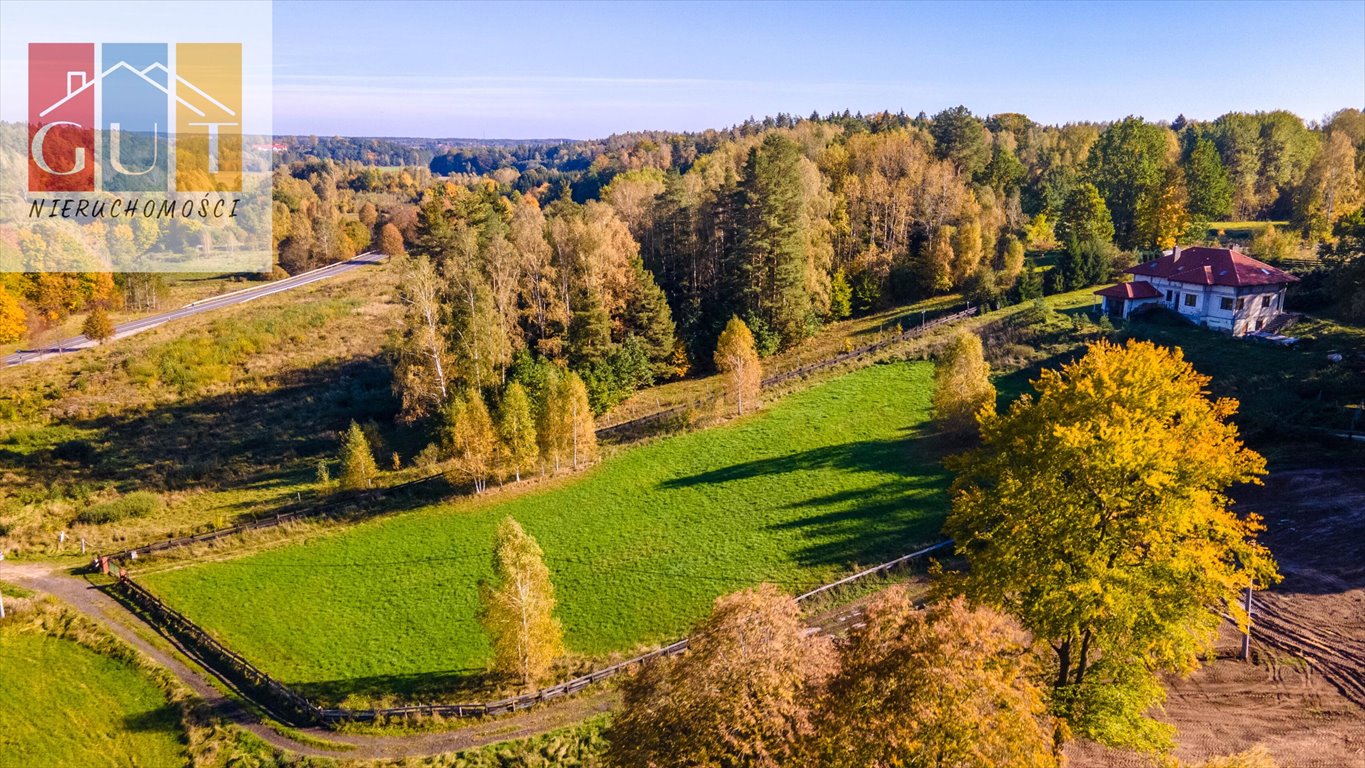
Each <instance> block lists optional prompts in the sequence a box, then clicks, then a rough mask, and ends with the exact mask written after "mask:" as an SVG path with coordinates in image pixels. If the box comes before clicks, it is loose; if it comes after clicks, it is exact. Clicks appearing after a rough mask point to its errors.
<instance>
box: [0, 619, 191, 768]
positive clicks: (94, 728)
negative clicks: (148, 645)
mask: <svg viewBox="0 0 1365 768" xmlns="http://www.w3.org/2000/svg"><path fill="white" fill-rule="evenodd" d="M0 723H3V724H4V727H3V728H0V765H5V766H11V765H12V766H25V767H26V768H47V767H48V766H51V767H52V768H67V766H111V767H113V766H119V767H122V766H136V765H145V766H169V765H184V764H185V763H186V759H187V758H186V756H185V748H184V733H183V731H182V730H181V728H180V719H179V716H178V714H177V713H176V711H175V709H173V708H172V707H171V705H170V704H169V703H168V702H167V701H166V697H165V696H164V695H162V693H161V692H160V691H159V690H157V688H156V687H155V686H154V685H152V683H151V682H150V681H148V680H147V679H145V678H144V677H143V676H142V675H141V674H140V673H139V672H138V671H137V670H135V669H133V668H132V667H129V666H128V665H127V664H124V663H123V662H120V661H117V660H115V659H111V658H109V657H107V656H101V655H99V654H97V653H95V652H94V651H91V650H89V649H86V648H84V647H82V646H80V645H77V644H76V643H74V642H72V641H70V640H60V639H57V638H54V637H48V636H46V635H38V634H18V633H0Z"/></svg>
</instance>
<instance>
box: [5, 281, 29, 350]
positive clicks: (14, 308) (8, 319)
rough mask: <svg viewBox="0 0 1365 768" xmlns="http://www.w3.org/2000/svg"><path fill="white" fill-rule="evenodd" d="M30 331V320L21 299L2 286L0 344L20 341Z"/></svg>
mask: <svg viewBox="0 0 1365 768" xmlns="http://www.w3.org/2000/svg"><path fill="white" fill-rule="evenodd" d="M27 333H28V320H27V318H26V317H25V316H24V308H23V307H21V306H19V300H18V299H16V298H14V295H13V294H11V293H10V292H9V291H7V290H5V288H4V287H3V286H0V344H9V343H12V342H15V341H19V340H20V339H22V338H24V336H25V334H27Z"/></svg>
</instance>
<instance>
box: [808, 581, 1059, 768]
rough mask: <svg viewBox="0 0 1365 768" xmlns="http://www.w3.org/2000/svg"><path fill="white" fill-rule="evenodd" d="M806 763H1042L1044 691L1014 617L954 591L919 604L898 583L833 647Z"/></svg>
mask: <svg viewBox="0 0 1365 768" xmlns="http://www.w3.org/2000/svg"><path fill="white" fill-rule="evenodd" d="M839 657H840V662H841V663H840V665H839V671H838V673H836V674H835V676H834V678H833V679H832V680H831V681H830V683H829V688H828V690H827V692H826V694H825V695H824V696H823V697H822V699H821V701H822V702H823V706H821V707H820V709H819V713H818V715H817V717H816V727H815V733H814V736H813V737H812V738H809V739H808V740H807V744H808V747H807V757H808V761H807V763H806V764H809V765H849V766H854V765H856V766H866V767H867V768H892V767H893V766H945V765H951V766H956V767H957V768H996V766H1005V765H1008V766H1019V767H1022V768H1030V767H1033V768H1051V767H1052V766H1056V765H1057V764H1058V761H1057V758H1056V757H1055V756H1054V755H1053V753H1052V746H1053V738H1052V735H1053V733H1052V727H1051V722H1050V718H1049V717H1048V714H1047V700H1046V695H1045V689H1044V688H1043V687H1041V686H1039V685H1038V684H1037V682H1035V680H1034V674H1035V672H1036V670H1035V669H1034V666H1035V663H1036V662H1035V661H1034V657H1033V656H1032V655H1031V654H1030V653H1029V650H1028V639H1027V636H1026V635H1025V634H1024V633H1023V632H1022V631H1021V630H1020V628H1019V626H1018V625H1017V624H1015V623H1014V621H1013V620H1011V619H1009V618H1007V617H1005V616H1004V615H1002V614H1000V613H997V612H995V611H993V610H990V609H988V608H973V607H970V606H969V605H968V604H967V602H966V601H965V600H963V599H962V598H960V597H958V598H955V599H951V600H945V601H942V602H938V603H935V604H932V605H931V606H930V607H929V608H928V609H927V610H918V609H916V607H915V604H914V602H913V601H912V600H911V598H910V595H909V594H908V593H907V591H906V590H905V588H904V587H902V586H899V585H897V586H893V587H891V588H889V589H887V590H885V591H884V592H882V593H881V594H879V595H878V596H877V597H875V598H874V599H873V600H872V601H871V602H870V603H869V604H868V606H867V614H866V618H865V619H864V620H863V623H862V624H861V625H859V626H858V627H856V628H855V629H853V630H852V631H851V632H850V633H849V637H848V641H847V643H846V644H845V645H843V646H842V647H841V648H840V653H839Z"/></svg>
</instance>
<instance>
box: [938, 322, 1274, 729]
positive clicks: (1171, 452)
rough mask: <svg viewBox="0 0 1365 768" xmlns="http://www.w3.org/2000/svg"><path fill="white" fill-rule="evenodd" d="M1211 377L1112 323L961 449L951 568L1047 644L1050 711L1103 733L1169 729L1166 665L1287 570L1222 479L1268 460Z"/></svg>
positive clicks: (1204, 640)
mask: <svg viewBox="0 0 1365 768" xmlns="http://www.w3.org/2000/svg"><path fill="white" fill-rule="evenodd" d="M1208 383H1209V378H1208V377H1207V376H1203V375H1201V374H1199V373H1197V372H1196V371H1195V370H1194V368H1193V367H1192V366H1191V365H1190V364H1189V363H1188V362H1186V361H1185V360H1184V358H1183V356H1182V354H1181V352H1180V350H1178V349H1176V350H1170V349H1166V348H1163V347H1158V346H1156V345H1153V344H1151V343H1148V342H1141V341H1130V342H1128V344H1126V345H1124V346H1117V345H1114V344H1110V343H1108V342H1103V341H1101V342H1098V343H1096V344H1092V345H1091V346H1090V347H1089V351H1088V352H1087V354H1086V355H1085V357H1083V358H1082V359H1080V360H1078V361H1076V362H1074V363H1071V364H1068V365H1066V366H1063V367H1062V369H1061V370H1044V371H1043V372H1042V374H1041V376H1040V377H1039V378H1038V379H1037V380H1036V381H1034V382H1033V386H1034V389H1035V390H1036V391H1037V396H1036V397H1030V396H1024V397H1022V398H1020V399H1019V400H1018V401H1016V402H1015V403H1014V405H1013V406H1012V407H1011V408H1010V409H1009V411H1008V412H1006V413H1003V414H999V415H991V414H987V415H986V416H985V418H983V419H982V421H981V425H980V426H981V436H982V445H981V446H980V447H979V448H977V449H975V450H973V451H971V452H969V453H967V454H965V455H964V456H961V457H958V458H956V459H954V460H952V461H951V465H950V466H951V468H952V469H954V470H955V471H956V472H957V477H956V479H955V481H954V483H953V486H952V511H951V513H950V514H949V517H948V520H947V523H946V524H945V528H944V530H945V532H947V533H948V534H949V535H950V536H952V537H953V538H954V539H955V540H956V542H957V549H958V551H959V552H960V553H962V554H963V555H964V556H965V557H966V559H967V561H968V563H969V565H970V568H968V569H967V570H966V571H965V572H964V573H962V574H960V575H954V576H953V577H952V579H951V580H950V583H951V584H953V585H954V586H955V587H956V588H958V589H961V590H962V591H963V592H964V593H965V594H966V595H967V597H969V598H970V599H972V600H973V601H974V602H980V603H982V604H986V605H990V606H994V607H997V608H999V609H1002V610H1004V611H1005V612H1007V613H1010V614H1011V615H1013V616H1015V617H1017V618H1018V619H1019V621H1020V623H1021V624H1022V625H1023V627H1024V628H1025V629H1026V630H1027V631H1028V632H1030V633H1031V634H1032V635H1033V637H1034V638H1035V639H1036V641H1037V642H1039V643H1046V644H1047V646H1048V647H1049V648H1051V650H1052V652H1053V660H1054V664H1053V668H1052V678H1053V691H1052V697H1051V701H1052V708H1053V711H1054V712H1055V713H1056V714H1057V715H1058V716H1059V717H1061V718H1063V719H1064V720H1066V721H1067V722H1068V723H1069V724H1070V727H1071V728H1072V730H1073V731H1074V732H1075V733H1078V734H1080V735H1083V736H1086V737H1087V738H1091V739H1094V740H1096V741H1099V742H1101V743H1104V744H1109V745H1113V746H1124V747H1131V748H1138V749H1146V750H1159V749H1162V748H1166V747H1168V746H1169V744H1170V734H1169V727H1168V726H1164V725H1162V724H1160V723H1158V722H1156V721H1155V720H1152V719H1150V718H1149V717H1148V716H1147V714H1146V713H1147V711H1148V710H1149V709H1150V707H1151V706H1153V705H1154V704H1156V703H1158V702H1159V701H1160V700H1161V698H1162V697H1163V695H1164V692H1163V689H1162V686H1161V683H1160V681H1159V679H1158V678H1157V675H1158V673H1161V672H1175V673H1187V672H1189V671H1191V670H1193V669H1194V668H1195V667H1197V666H1198V663H1199V658H1200V654H1201V653H1203V652H1205V651H1207V650H1208V649H1209V648H1210V647H1211V643H1212V641H1213V639H1214V637H1215V634H1216V632H1217V628H1218V625H1219V622H1220V618H1219V615H1218V611H1219V610H1225V611H1227V612H1229V613H1230V614H1231V615H1232V616H1234V617H1236V619H1237V620H1238V622H1239V623H1243V624H1245V622H1246V616H1245V614H1244V613H1243V612H1242V610H1241V608H1239V607H1238V601H1237V598H1238V595H1240V594H1241V592H1242V590H1244V589H1245V588H1246V587H1247V585H1248V584H1255V585H1257V586H1265V585H1266V584H1268V583H1270V582H1271V581H1274V580H1276V579H1277V578H1278V576H1277V573H1276V570H1275V565H1274V563H1273V561H1272V560H1271V558H1270V554H1269V552H1267V551H1266V549H1265V548H1264V547H1262V546H1261V545H1260V544H1258V543H1256V541H1255V533H1256V532H1257V531H1258V530H1260V529H1261V528H1262V526H1261V524H1260V520H1259V518H1258V517H1256V516H1255V515H1254V514H1248V515H1246V516H1244V517H1240V516H1238V515H1237V514H1235V513H1234V512H1233V511H1232V509H1231V502H1230V500H1229V499H1228V497H1227V495H1226V491H1227V488H1228V487H1229V486H1231V485H1233V484H1235V483H1243V482H1255V481H1257V478H1258V477H1259V476H1260V475H1262V474H1264V472H1265V460H1264V459H1263V458H1262V457H1261V456H1260V455H1259V454H1257V453H1255V452H1253V451H1251V450H1249V449H1247V448H1245V447H1244V446H1243V445H1242V442H1241V440H1240V439H1239V437H1238V434H1237V428H1236V426H1234V425H1233V424H1232V423H1231V421H1230V418H1231V416H1232V415H1233V413H1234V412H1235V411H1236V407H1237V406H1236V402H1235V401H1233V400H1229V399H1217V400H1211V399H1209V398H1208V397H1206V396H1205V394H1204V393H1205V391H1206V388H1207V386H1208Z"/></svg>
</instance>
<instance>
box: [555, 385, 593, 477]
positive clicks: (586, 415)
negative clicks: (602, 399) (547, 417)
mask: <svg viewBox="0 0 1365 768" xmlns="http://www.w3.org/2000/svg"><path fill="white" fill-rule="evenodd" d="M561 386H562V387H563V388H564V393H563V395H562V397H561V398H560V403H561V407H563V408H564V415H563V417H562V418H563V420H564V421H565V422H566V423H567V425H568V432H569V461H570V464H571V465H572V466H573V468H574V469H578V468H579V467H580V466H584V465H587V464H591V463H592V462H594V461H597V427H596V426H595V425H594V424H593V419H592V406H591V405H590V404H589V403H588V390H587V387H585V386H583V379H582V378H580V377H579V376H578V374H576V373H574V372H573V371H569V372H568V373H567V374H565V375H564V378H563V380H562V384H561Z"/></svg>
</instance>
